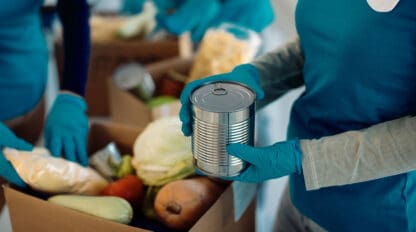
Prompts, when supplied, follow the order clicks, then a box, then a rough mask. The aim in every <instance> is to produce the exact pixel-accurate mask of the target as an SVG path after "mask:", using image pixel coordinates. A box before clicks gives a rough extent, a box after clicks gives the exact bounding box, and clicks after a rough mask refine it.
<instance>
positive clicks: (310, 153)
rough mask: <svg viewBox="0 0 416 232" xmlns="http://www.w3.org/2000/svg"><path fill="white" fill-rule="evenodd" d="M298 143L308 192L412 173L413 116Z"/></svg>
mask: <svg viewBox="0 0 416 232" xmlns="http://www.w3.org/2000/svg"><path fill="white" fill-rule="evenodd" d="M300 143H301V149H302V152H303V157H302V169H303V174H304V178H305V183H306V188H307V189H308V190H313V189H319V188H322V187H328V186H337V185H346V184H353V183H359V182H363V181H369V180H375V179H378V178H382V177H388V176H393V175H396V174H401V173H405V172H408V171H411V170H415V169H416V117H415V116H412V117H403V118H399V119H396V120H392V121H387V122H384V123H380V124H377V125H374V126H372V127H369V128H367V129H364V130H360V131H348V132H345V133H342V134H338V135H334V136H328V137H323V138H321V139H317V140H301V142H300Z"/></svg>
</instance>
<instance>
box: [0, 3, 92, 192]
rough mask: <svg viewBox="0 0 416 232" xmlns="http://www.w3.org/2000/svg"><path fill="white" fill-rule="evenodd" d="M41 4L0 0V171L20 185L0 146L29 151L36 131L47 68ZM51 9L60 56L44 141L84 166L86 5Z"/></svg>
mask: <svg viewBox="0 0 416 232" xmlns="http://www.w3.org/2000/svg"><path fill="white" fill-rule="evenodd" d="M42 4H43V1H41V0H19V1H1V3H0V99H1V104H0V176H1V177H3V178H4V179H6V180H7V181H9V182H11V183H13V184H15V185H17V186H20V187H24V186H25V183H24V182H23V181H22V180H21V179H20V178H19V176H18V175H17V173H16V171H15V170H14V169H13V167H12V166H11V164H10V163H9V162H8V161H7V160H6V159H5V157H4V155H3V153H2V151H1V150H2V149H3V148H4V147H12V148H15V149H19V150H31V149H32V148H33V143H34V142H35V141H36V139H37V137H38V135H39V134H40V132H41V130H42V125H43V117H42V113H43V97H44V96H43V95H44V91H45V87H46V82H47V72H48V49H47V44H46V40H45V37H44V33H43V31H42V23H41V15H40V9H41V7H42ZM57 10H58V14H59V16H60V19H61V22H62V25H63V40H64V49H65V50H64V51H65V57H64V59H65V61H64V71H63V80H62V84H61V91H60V92H59V94H58V96H57V97H56V99H55V100H54V103H53V105H52V108H51V110H50V111H49V113H48V115H47V117H46V123H45V126H44V139H45V145H46V147H47V148H48V149H49V150H50V151H51V153H52V154H53V155H54V156H61V155H63V156H64V157H65V158H66V159H68V160H71V161H75V162H79V163H81V164H82V165H87V164H88V159H87V153H86V140H87V134H88V118H87V115H86V109H87V106H86V103H85V101H84V99H83V96H84V91H85V85H86V80H87V70H88V60H89V49H90V47H89V46H90V37H89V25H88V17H89V7H88V5H87V1H86V0H59V1H58V3H57ZM39 115H40V116H39ZM26 140H27V141H26ZM29 141H30V143H29Z"/></svg>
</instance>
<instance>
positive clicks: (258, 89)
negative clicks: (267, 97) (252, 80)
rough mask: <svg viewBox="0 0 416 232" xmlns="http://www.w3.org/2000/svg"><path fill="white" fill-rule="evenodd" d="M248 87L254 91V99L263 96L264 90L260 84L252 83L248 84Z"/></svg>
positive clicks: (259, 98)
mask: <svg viewBox="0 0 416 232" xmlns="http://www.w3.org/2000/svg"><path fill="white" fill-rule="evenodd" d="M250 88H251V89H252V90H253V91H254V92H255V93H256V100H261V99H263V98H264V90H263V89H262V88H261V87H260V86H258V85H254V86H250Z"/></svg>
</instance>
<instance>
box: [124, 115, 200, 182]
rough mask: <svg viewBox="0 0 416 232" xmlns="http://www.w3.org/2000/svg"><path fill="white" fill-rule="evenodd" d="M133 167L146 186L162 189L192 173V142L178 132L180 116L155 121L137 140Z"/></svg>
mask: <svg viewBox="0 0 416 232" xmlns="http://www.w3.org/2000/svg"><path fill="white" fill-rule="evenodd" d="M133 154H134V155H133V160H132V164H133V167H134V168H135V169H136V173H137V175H138V176H139V177H140V178H141V179H142V180H143V182H144V184H145V185H150V186H161V185H164V184H166V183H168V182H170V181H173V180H178V179H183V178H185V177H187V176H189V175H192V174H193V173H194V171H195V170H194V167H193V164H192V150H191V139H190V137H185V136H184V135H183V134H182V131H181V122H180V121H179V117H177V116H174V117H166V118H161V119H157V120H155V121H153V122H151V123H150V124H148V126H147V127H146V128H145V129H144V131H143V132H142V133H141V134H140V135H139V136H138V137H137V139H136V141H135V143H134V147H133Z"/></svg>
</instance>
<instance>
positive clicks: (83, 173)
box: [3, 147, 108, 195]
mask: <svg viewBox="0 0 416 232" xmlns="http://www.w3.org/2000/svg"><path fill="white" fill-rule="evenodd" d="M3 153H4V156H5V157H6V159H7V160H9V161H10V162H11V163H12V165H13V167H14V169H15V170H16V172H17V174H18V175H19V176H20V178H22V180H23V181H24V182H25V183H27V184H28V185H29V186H30V187H32V188H33V189H36V190H39V191H42V192H46V193H74V194H83V195H97V194H98V193H100V192H101V190H102V189H104V187H105V186H107V184H108V182H107V181H106V180H105V179H104V178H103V177H101V176H100V175H99V174H98V173H97V172H96V171H95V170H93V169H91V168H89V167H83V166H81V165H79V164H78V163H75V162H71V161H68V160H65V159H63V158H57V157H53V156H51V155H50V153H49V151H48V150H47V149H45V148H40V147H36V148H34V149H33V150H32V151H19V150H16V149H12V148H5V149H3Z"/></svg>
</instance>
